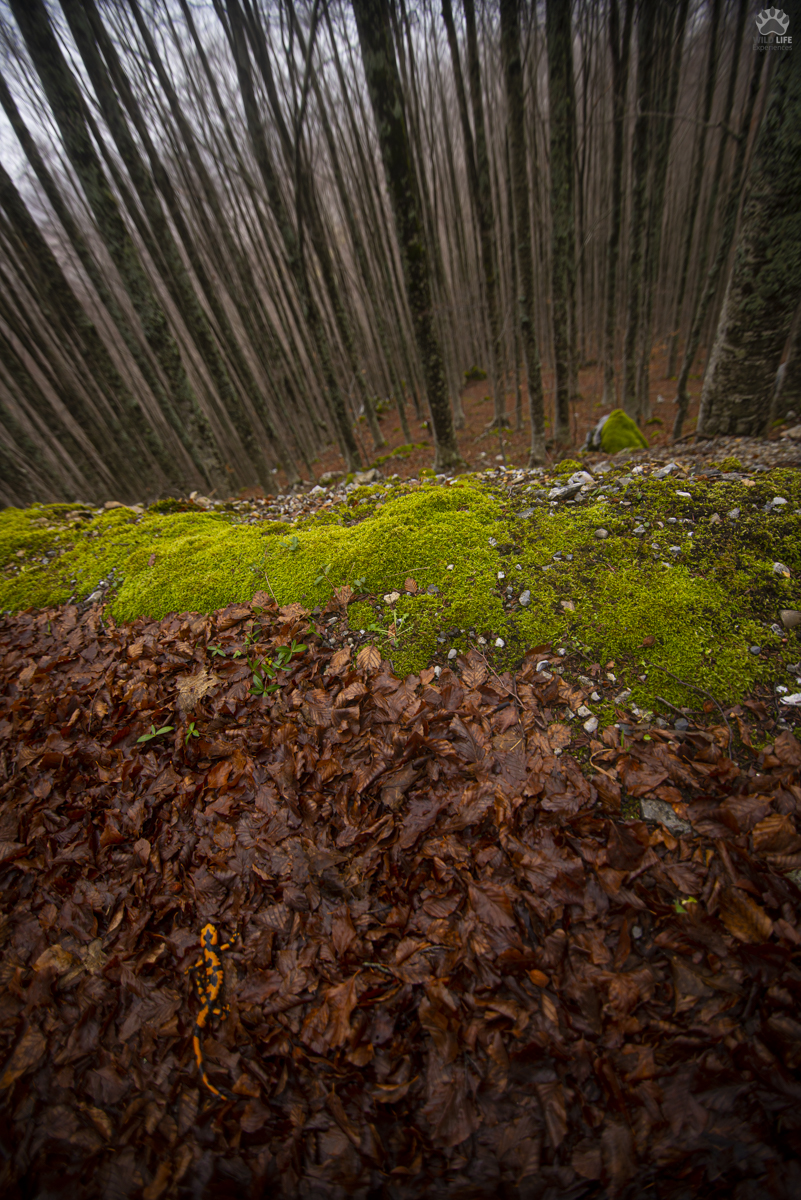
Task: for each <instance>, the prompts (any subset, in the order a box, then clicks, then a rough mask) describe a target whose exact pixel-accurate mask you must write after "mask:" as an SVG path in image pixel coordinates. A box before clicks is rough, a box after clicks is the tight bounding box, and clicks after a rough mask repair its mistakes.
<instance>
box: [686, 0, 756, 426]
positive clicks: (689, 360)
mask: <svg viewBox="0 0 801 1200" xmlns="http://www.w3.org/2000/svg"><path fill="white" fill-rule="evenodd" d="M747 15H748V0H740V7H739V10H738V13H737V25H736V28H735V33H734V48H733V50H732V60H731V69H730V71H729V85H728V88H727V90H726V100H725V103H724V106H723V117H722V121H721V124H722V129H721V131H720V141H719V144H718V155H717V161H716V162H715V173H714V175H713V176H712V189H711V192H710V195H709V199H708V201H707V209H706V220H705V222H704V227H703V229H702V230H701V234H700V245H699V247H698V251H697V253H696V258H695V263H694V268H693V269H694V274H695V275H697V277H698V279H701V280H704V275H705V272H706V266H707V260H708V258H709V250H710V245H711V241H712V223H713V221H714V219H715V210H716V208H717V201H718V192H719V191H720V184H721V180H722V179H723V162H724V159H725V156H726V145H727V142H728V135H727V132H726V131H727V129H728V128H729V123H730V121H731V113H732V108H733V106H734V93H735V89H736V86H737V70H738V68H739V65H740V53H741V51H742V45H743V35H744V33H745V20H746V17H747ZM757 57H760V56H757ZM765 57H766V55H764V54H763V55H762V56H761V58H762V59H764V58H765ZM754 99H756V93H754ZM749 125H750V114H749ZM747 137H748V128H747V127H746V129H745V130H743V131H741V141H742V143H743V156H744V154H745V142H746V141H747ZM737 174H738V176H739V175H741V174H742V170H740V171H739V172H737ZM739 184H740V181H739V180H738V188H739ZM724 228H725V221H724ZM729 244H731V243H729ZM727 253H728V247H727ZM715 283H717V279H716V280H715ZM705 284H706V281H705ZM706 291H707V287H706V286H704V287H703V288H702V289H701V290H700V291H699V293H698V300H697V303H696V306H695V312H694V313H693V319H692V323H691V325H690V334H689V337H688V338H687V344H686V346H685V347H684V359H683V361H682V364H681V370H680V371H679V378H678V383H677V384H676V406H677V407H676V417H675V420H674V423H673V437H674V439H675V438H678V437H681V430H682V426H683V425H684V420H685V418H686V416H687V409H688V407H689V404H690V395H689V392H688V391H687V384H688V382H689V379H690V371H691V370H692V365H693V362H694V361H695V356H696V354H697V353H698V347H699V345H700V342H701V329H702V327H703V323H704V320H705V319H706V314H707V311H708V308H709V301H708V300H707V301H706V303H705V296H706Z"/></svg>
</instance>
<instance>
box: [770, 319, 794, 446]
mask: <svg viewBox="0 0 801 1200" xmlns="http://www.w3.org/2000/svg"><path fill="white" fill-rule="evenodd" d="M788 412H794V413H795V417H794V419H793V422H792V423H793V425H798V424H801V310H800V311H799V312H797V313H796V316H795V329H794V330H793V332H792V336H791V338H790V351H789V353H788V355H787V362H786V363H785V364H784V370H783V373H782V378H781V379H780V380H779V382H778V384H777V386H776V392H775V395H774V397H773V409H772V412H771V419H773V418H774V417H783V416H784V415H785V414H786V413H788Z"/></svg>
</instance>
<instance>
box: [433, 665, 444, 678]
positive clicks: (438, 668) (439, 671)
mask: <svg viewBox="0 0 801 1200" xmlns="http://www.w3.org/2000/svg"><path fill="white" fill-rule="evenodd" d="M434 674H435V675H436V677H437V679H439V677H440V675H441V674H442V667H434Z"/></svg>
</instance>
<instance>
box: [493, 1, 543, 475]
mask: <svg viewBox="0 0 801 1200" xmlns="http://www.w3.org/2000/svg"><path fill="white" fill-rule="evenodd" d="M501 54H502V56H503V66H504V78H505V83H506V103H507V105H508V110H509V155H510V160H511V173H512V193H513V197H514V218H515V230H516V236H517V261H518V266H519V271H520V291H519V321H520V334H521V339H522V342H523V354H524V357H525V361H526V388H527V391H528V407H529V419H530V421H531V450H530V453H529V465H530V466H532V467H533V466H538V465H540V464H541V463H543V462H545V409H544V405H543V395H542V367H541V364H540V352H539V347H538V345H537V328H536V325H535V320H534V256H533V252H532V247H531V214H530V212H529V202H528V196H529V189H528V160H527V155H526V129H525V109H524V104H523V71H522V65H521V61H520V9H519V0H501Z"/></svg>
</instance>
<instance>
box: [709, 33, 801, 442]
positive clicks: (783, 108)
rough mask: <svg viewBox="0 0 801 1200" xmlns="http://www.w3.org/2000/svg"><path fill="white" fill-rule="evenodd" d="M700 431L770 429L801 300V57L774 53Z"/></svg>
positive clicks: (752, 432)
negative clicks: (775, 393) (778, 381)
mask: <svg viewBox="0 0 801 1200" xmlns="http://www.w3.org/2000/svg"><path fill="white" fill-rule="evenodd" d="M776 58H777V59H778V62H776V63H775V66H774V69H773V79H772V81H771V86H770V95H769V98H768V103H767V108H766V110H765V116H764V117H763V120H762V125H761V127H760V130H759V135H758V138H757V143H756V147H755V150H754V157H753V160H752V162H751V168H750V170H749V173H748V191H747V195H746V200H745V207H744V209H743V217H742V224H741V228H740V233H739V236H738V239H737V247H736V251H735V257H734V267H733V268H732V273H731V277H730V279H729V285H728V288H727V290H726V299H725V301H724V303H723V312H722V313H721V317H720V322H719V324H718V328H717V333H716V335H715V344H714V347H713V350H712V356H711V358H710V362H709V368H708V370H707V373H706V378H705V379H704V390H703V394H702V396H701V411H700V413H699V415H698V432H699V434H702V435H704V436H711V435H715V434H731V435H734V436H738V437H748V436H751V437H759V436H764V435H765V433H766V432H767V428H768V422H769V420H770V412H771V399H772V395H773V386H774V381H775V377H776V369H777V367H778V365H779V361H780V359H781V356H782V352H783V350H784V347H785V344H786V342H787V337H788V334H789V332H790V326H791V324H792V320H793V316H794V314H795V311H796V309H797V307H798V303H799V299H800V298H801V208H800V207H799V204H798V197H799V195H801V56H799V55H798V54H796V53H794V52H793V51H791V50H790V49H789V48H788V49H785V50H782V51H780V52H778V53H777V55H776Z"/></svg>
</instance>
